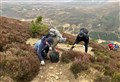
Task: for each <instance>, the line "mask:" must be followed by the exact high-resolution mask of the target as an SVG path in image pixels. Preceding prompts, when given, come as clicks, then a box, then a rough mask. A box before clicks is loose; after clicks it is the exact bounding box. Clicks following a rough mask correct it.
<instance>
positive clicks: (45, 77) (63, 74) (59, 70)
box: [26, 38, 94, 82]
mask: <svg viewBox="0 0 120 82" xmlns="http://www.w3.org/2000/svg"><path fill="white" fill-rule="evenodd" d="M38 40H39V39H35V38H34V39H32V38H30V39H28V41H27V42H26V43H27V44H30V45H31V46H33V44H35V42H36V41H38ZM57 47H58V48H60V49H62V50H68V49H70V47H71V45H67V44H58V46H57ZM91 49H92V48H91V47H89V50H88V53H89V54H91V55H94V53H93V52H91ZM74 50H75V51H81V52H83V53H84V47H83V46H82V45H76V47H75V48H74ZM61 53H62V52H61ZM70 66H71V63H69V64H63V63H61V62H59V63H51V62H50V61H49V60H47V61H46V64H45V66H40V68H39V69H40V71H39V73H38V75H37V76H36V77H35V78H34V79H33V80H32V81H31V82H93V81H92V77H91V78H90V77H89V78H88V76H87V75H82V76H80V77H79V78H78V79H75V78H74V75H73V74H72V73H71V71H70V70H69V69H70ZM91 70H92V71H93V70H94V69H91ZM91 73H92V72H91Z"/></svg>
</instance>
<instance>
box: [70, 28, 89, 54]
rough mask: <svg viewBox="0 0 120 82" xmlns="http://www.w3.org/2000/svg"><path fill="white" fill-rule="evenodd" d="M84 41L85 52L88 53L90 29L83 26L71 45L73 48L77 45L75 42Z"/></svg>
mask: <svg viewBox="0 0 120 82" xmlns="http://www.w3.org/2000/svg"><path fill="white" fill-rule="evenodd" d="M81 41H83V42H84V43H85V44H84V46H85V52H86V53H87V51H88V43H89V35H88V30H87V29H86V28H81V29H80V32H79V34H78V35H77V37H76V40H75V42H74V44H73V46H72V47H71V49H73V48H74V47H75V44H78V43H79V42H81Z"/></svg>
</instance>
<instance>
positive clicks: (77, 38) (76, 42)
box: [70, 35, 79, 49]
mask: <svg viewBox="0 0 120 82" xmlns="http://www.w3.org/2000/svg"><path fill="white" fill-rule="evenodd" d="M78 43H79V36H78V35H77V37H76V40H75V42H74V43H73V45H72V47H71V48H70V49H73V48H74V47H75V44H78Z"/></svg>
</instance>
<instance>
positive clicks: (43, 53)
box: [34, 35, 54, 65]
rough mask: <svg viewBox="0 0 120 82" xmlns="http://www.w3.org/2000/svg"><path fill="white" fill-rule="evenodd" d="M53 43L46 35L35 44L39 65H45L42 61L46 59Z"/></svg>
mask: <svg viewBox="0 0 120 82" xmlns="http://www.w3.org/2000/svg"><path fill="white" fill-rule="evenodd" d="M53 42H54V41H53V38H52V37H50V36H47V35H46V36H43V37H42V39H41V40H39V41H38V42H37V43H36V44H35V46H34V47H35V50H36V52H37V55H38V58H39V60H40V62H41V65H44V64H45V61H44V59H45V58H46V57H47V53H48V51H49V50H51V45H52V44H53Z"/></svg>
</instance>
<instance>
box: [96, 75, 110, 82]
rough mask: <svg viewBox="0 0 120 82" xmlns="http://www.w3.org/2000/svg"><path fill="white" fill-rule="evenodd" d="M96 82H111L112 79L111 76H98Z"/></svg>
mask: <svg viewBox="0 0 120 82" xmlns="http://www.w3.org/2000/svg"><path fill="white" fill-rule="evenodd" d="M94 82H111V78H110V77H109V76H97V78H95V79H94Z"/></svg>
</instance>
